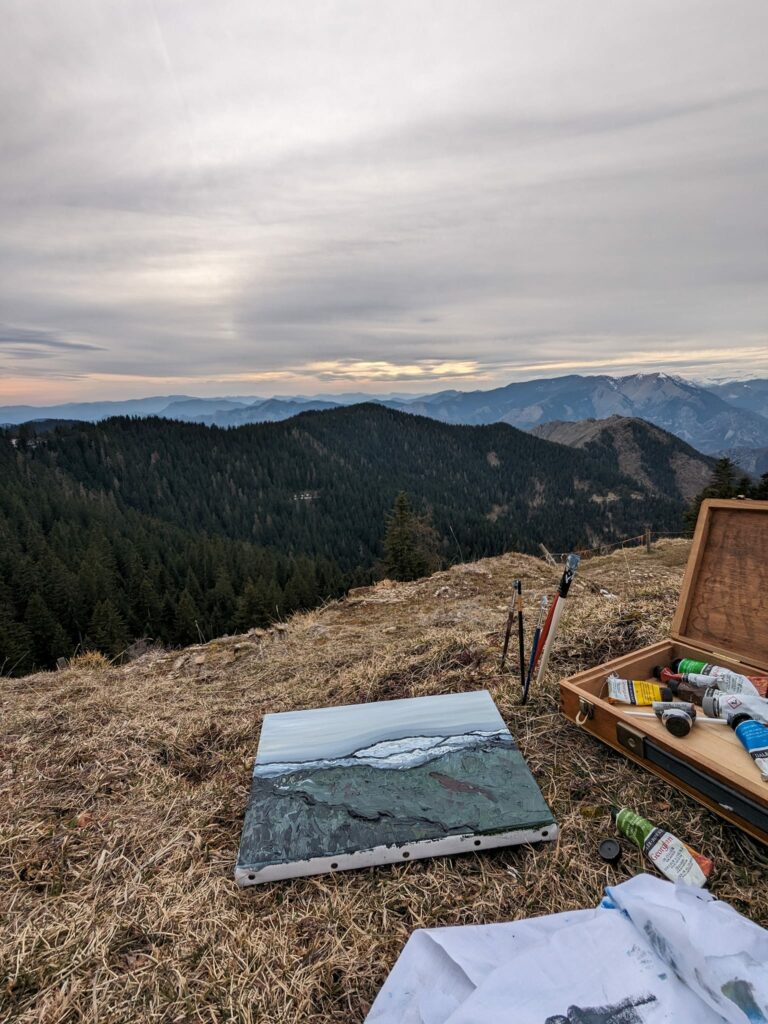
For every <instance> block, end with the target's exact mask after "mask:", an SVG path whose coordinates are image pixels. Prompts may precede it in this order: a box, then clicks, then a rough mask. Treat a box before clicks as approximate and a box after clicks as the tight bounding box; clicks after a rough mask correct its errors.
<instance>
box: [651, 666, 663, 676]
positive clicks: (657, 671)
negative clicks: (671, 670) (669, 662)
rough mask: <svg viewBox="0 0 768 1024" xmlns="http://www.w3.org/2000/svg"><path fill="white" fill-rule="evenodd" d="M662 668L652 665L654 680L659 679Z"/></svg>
mask: <svg viewBox="0 0 768 1024" xmlns="http://www.w3.org/2000/svg"><path fill="white" fill-rule="evenodd" d="M663 668H664V666H663V665H654V666H653V678H654V679H661V673H662V669H663Z"/></svg>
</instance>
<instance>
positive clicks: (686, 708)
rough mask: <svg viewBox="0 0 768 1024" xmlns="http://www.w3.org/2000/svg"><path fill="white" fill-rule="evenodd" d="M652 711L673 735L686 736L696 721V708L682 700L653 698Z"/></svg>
mask: <svg viewBox="0 0 768 1024" xmlns="http://www.w3.org/2000/svg"><path fill="white" fill-rule="evenodd" d="M651 706H652V708H653V713H654V715H656V717H657V718H658V719H660V720H661V723H662V725H663V726H664V728H665V729H666V730H667V732H671V733H672V735H673V736H680V737H682V736H687V735H688V733H689V732H690V731H691V729H692V728H693V726H694V723H695V722H696V708H695V707H694V705H693V704H686V703H685V702H684V701H667V700H655V701H654V702H653V704H652V705H651Z"/></svg>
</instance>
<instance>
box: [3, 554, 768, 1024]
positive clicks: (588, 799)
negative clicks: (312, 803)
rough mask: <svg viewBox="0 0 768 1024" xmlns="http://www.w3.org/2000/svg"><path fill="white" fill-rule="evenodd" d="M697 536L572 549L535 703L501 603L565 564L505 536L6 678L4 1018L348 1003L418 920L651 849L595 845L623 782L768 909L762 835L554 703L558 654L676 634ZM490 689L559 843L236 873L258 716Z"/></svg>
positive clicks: (553, 890)
mask: <svg viewBox="0 0 768 1024" xmlns="http://www.w3.org/2000/svg"><path fill="white" fill-rule="evenodd" d="M688 550H689V546H688V544H687V542H684V541H669V542H666V543H661V544H658V545H656V546H655V547H654V548H653V551H652V553H651V554H650V555H649V554H646V552H645V551H644V550H633V551H626V552H625V551H619V552H617V553H616V554H614V555H612V556H609V557H603V558H599V559H594V560H591V561H588V562H585V563H583V566H582V569H581V570H580V573H579V575H578V576H577V578H576V582H575V583H574V586H573V589H572V591H571V598H572V600H570V601H569V608H568V611H567V615H566V617H565V619H564V628H563V631H562V633H561V639H560V642H558V644H557V645H556V648H555V653H554V656H553V658H552V661H551V663H550V672H549V677H548V679H547V682H546V685H545V686H544V687H543V688H539V687H536V686H534V688H533V690H532V699H531V703H530V705H529V707H528V708H520V707H519V706H517V703H516V702H517V699H518V693H519V691H518V682H517V678H516V675H515V674H514V672H513V673H512V674H505V675H504V676H503V677H500V676H499V674H498V659H499V651H500V645H501V635H502V630H503V624H504V619H505V613H506V607H507V602H508V600H509V597H510V594H511V590H512V582H513V580H514V578H515V577H516V576H522V577H523V579H524V588H525V589H524V593H525V595H526V599H527V608H528V620H529V622H530V620H531V619H532V618H533V614H534V613H533V609H534V607H535V603H536V599H537V596H538V595H539V594H540V593H541V592H542V589H543V588H546V589H547V590H550V591H551V589H552V588H553V587H554V585H555V583H556V580H557V579H558V578H559V575H560V570H559V569H556V568H553V567H550V566H547V565H545V564H544V563H543V562H541V561H539V560H537V559H535V558H532V557H529V556H525V555H517V554H508V555H503V556H500V557H497V558H492V559H486V560H485V561H481V562H477V563H474V564H467V565H462V566H456V567H454V568H452V569H450V570H448V571H446V572H442V573H438V574H437V575H436V576H433V577H431V578H429V579H424V580H420V581H418V582H416V583H408V584H390V583H387V582H383V583H379V584H378V585H377V586H375V587H370V588H365V589H363V590H357V591H354V592H353V593H352V594H351V595H350V596H349V597H348V598H347V599H345V600H343V601H340V602H336V603H332V604H330V605H328V606H327V607H325V608H324V609H321V610H316V611H313V612H309V613H306V614H302V615H299V616H296V617H294V618H293V619H291V620H290V621H289V622H288V623H286V624H285V625H284V626H282V627H280V628H277V629H272V630H269V631H266V632H264V631H258V632H252V633H250V634H245V635H242V636H235V637H227V638H223V639H220V640H215V641H212V642H211V643H209V644H206V645H204V646H198V647H193V648H187V649H184V650H177V651H172V652H161V651H150V652H149V653H148V654H146V655H144V656H143V657H142V658H140V659H139V660H137V661H135V662H133V663H131V664H129V665H127V666H125V667H122V668H111V667H105V666H104V665H103V664H99V663H98V661H97V662H96V663H95V664H89V661H88V659H87V658H85V659H81V660H80V661H75V663H74V664H73V665H72V666H71V667H70V668H68V669H66V670H63V671H59V672H55V673H39V674H37V675H33V676H28V677H25V678H16V679H8V678H6V679H2V680H0V697H1V698H2V723H3V725H2V732H1V733H0V745H1V749H2V762H1V763H2V767H1V768H0V786H1V787H2V801H1V802H0V814H1V815H2V817H1V818H0V834H2V836H3V841H2V846H0V849H1V850H2V865H1V870H2V877H3V883H2V905H1V906H0V963H1V964H2V971H1V972H0V1021H3V1022H6V1021H8V1022H10V1021H20V1022H25V1024H32V1022H35V1024H54V1022H55V1024H74V1022H75V1021H77V1022H88V1024H96V1022H97V1021H98V1024H118V1022H119V1024H130V1022H135V1024H139V1022H141V1024H147V1022H153V1024H160V1022H163V1024H165V1022H171V1021H184V1022H187V1021H190V1022H198V1021H199V1022H211V1024H218V1022H224V1021H238V1022H241V1021H242V1022H253V1024H255V1022H257V1021H258V1022H260V1024H261V1022H263V1024H266V1022H270V1024H272V1022H280V1024H283V1022H286V1024H287V1022H293V1021H296V1022H298V1021H301V1022H312V1024H320V1022H345V1024H348V1022H351V1021H359V1020H361V1019H362V1018H363V1016H364V1015H365V1012H366V1010H367V1008H368V1006H369V1005H370V1003H371V1002H372V1000H373V998H374V996H375V994H376V992H377V991H378V989H379V987H380V986H381V984H382V982H383V981H384V978H385V977H386V975H387V973H388V971H389V969H390V968H391V966H392V964H393V963H394V961H395V959H396V957H397V955H398V954H399V952H400V950H401V949H402V946H403V944H404V943H405V941H406V939H407V938H408V936H409V934H410V933H411V931H412V930H413V929H414V928H417V927H422V926H436V925H449V924H469V923H481V922H493V921H505V920H511V919H515V918H523V917H526V916H530V915H536V914H545V913H550V912H553V911H560V910H566V909H574V908H579V907H590V906H594V905H595V904H596V903H597V902H598V901H599V899H600V897H601V894H602V891H603V887H604V886H605V885H606V884H608V883H613V882H618V881H621V880H623V879H625V878H627V877H629V876H630V875H632V874H635V873H637V872H639V871H641V870H643V869H644V865H643V861H642V857H641V854H640V853H639V852H638V851H636V850H634V849H633V848H631V847H629V846H628V845H626V844H624V857H623V859H622V861H621V863H620V864H619V866H618V868H611V867H608V866H606V865H605V864H604V863H603V862H601V861H600V859H599V858H598V856H597V846H598V844H599V842H600V841H601V840H602V839H603V838H605V837H606V836H608V835H612V834H613V831H612V827H611V825H610V822H609V819H608V811H607V808H608V805H609V804H610V803H612V802H614V801H616V800H619V801H621V802H622V803H625V804H627V805H629V806H632V807H634V808H636V809H637V810H639V811H641V812H642V813H644V814H645V815H646V816H647V817H649V818H651V819H652V820H655V821H658V822H660V823H661V822H663V823H664V824H666V825H668V826H669V827H670V828H671V830H672V831H674V832H675V833H676V834H677V835H679V836H680V837H681V838H683V839H685V840H686V841H688V842H690V843H691V844H692V845H693V846H695V847H696V848H698V849H700V850H706V851H707V852H708V853H710V854H711V855H712V856H713V857H714V859H715V861H716V864H717V875H716V877H715V880H714V882H713V885H712V888H713V891H714V892H715V894H716V895H717V896H720V897H722V898H724V899H727V900H728V901H729V902H730V903H731V904H732V905H733V906H734V907H736V909H738V910H739V911H741V912H742V913H744V914H746V915H747V916H749V917H751V918H752V919H753V920H756V921H759V922H761V923H763V924H766V923H768V894H767V892H766V887H765V883H764V879H765V870H766V863H767V862H766V858H765V854H764V852H763V853H761V852H760V850H759V848H758V847H757V846H756V845H755V844H753V843H752V842H751V841H750V840H748V839H747V838H746V837H745V836H744V835H742V834H741V833H739V832H738V831H736V830H735V829H732V828H730V827H729V826H726V825H725V824H724V823H722V822H721V821H720V820H719V819H717V818H715V817H714V816H712V815H711V814H709V813H707V812H705V811H704V810H703V809H700V808H699V807H698V805H696V804H695V803H693V802H692V801H691V800H689V799H687V798H685V797H683V796H682V795H681V794H679V793H677V792H676V791H674V790H673V789H671V788H669V787H666V786H665V785H663V784H662V783H661V782H660V781H659V780H658V779H656V778H654V777H653V776H652V775H650V774H648V773H646V772H644V771H642V769H640V768H638V767H635V766H633V765H632V764H630V763H629V762H627V761H626V760H625V759H624V758H622V757H620V756H619V755H618V754H614V753H613V752H611V751H610V750H607V749H606V748H605V747H602V746H600V745H598V744H597V743H596V742H595V741H593V740H592V739H591V738H590V737H588V736H586V735H584V734H582V733H580V732H579V730H578V729H577V728H576V727H575V726H573V725H571V724H570V723H568V722H567V721H566V720H565V719H564V718H563V717H562V716H561V715H560V713H559V710H558V696H557V680H558V678H559V677H560V676H561V675H565V674H569V673H571V672H574V671H577V670H578V669H581V668H584V667H586V666H588V665H591V664H594V663H595V662H598V661H600V660H603V659H605V658H608V657H611V656H616V655H619V654H621V653H623V652H625V651H629V650H632V649H634V648H636V647H639V646H641V645H643V644H647V643H650V642H652V641H654V640H656V639H658V638H659V637H660V636H662V635H664V634H665V632H666V631H667V629H668V627H669V622H670V619H671V615H672V611H673V609H674V606H675V604H676V601H677V595H678V590H679V586H680V581H681V578H682V573H683V568H684V565H685V561H686V559H687V556H688ZM92 660H93V659H92ZM482 687H486V688H487V689H489V690H490V692H491V694H492V695H493V697H494V699H495V700H496V702H497V704H498V706H499V709H500V711H501V713H502V715H503V716H504V718H505V720H506V721H507V722H508V723H509V724H510V726H511V729H512V732H513V734H514V735H515V737H516V738H517V740H518V743H519V745H520V747H521V749H522V751H523V753H524V754H525V755H526V757H527V759H528V762H529V764H530V767H531V769H532V771H533V772H534V774H535V776H536V778H537V780H538V782H539V785H540V786H541V788H542V791H543V793H544V795H545V797H546V798H547V800H548V801H549V803H550V805H551V806H552V808H553V810H554V813H555V817H556V819H557V821H558V822H559V824H560V828H561V837H560V839H559V841H558V842H557V843H553V844H551V845H550V844H542V845H539V846H536V847H516V848H514V847H513V848H511V849H506V850H501V851H498V852H488V853H483V854H480V855H474V854H470V855H466V856H461V857H453V858H443V859H436V860H431V861H430V860H424V861H414V862H412V863H409V864H404V865H402V866H397V867H394V868H389V867H384V868H374V869H369V870H363V871H355V872H349V873H339V874H336V875H328V876H321V877H317V878H310V879H299V880H296V881H292V882H286V883H275V884H269V885H265V886H260V887H255V888H252V889H248V890H239V889H237V887H236V886H235V883H234V881H233V878H232V872H233V867H234V861H235V857H236V854H237V847H238V842H239V837H240V829H241V827H242V822H243V814H244V810H245V805H246V800H247V795H248V787H249V783H250V773H251V769H252V764H253V757H254V753H255V750H256V743H257V739H258V734H259V726H260V721H261V718H262V716H263V714H264V713H265V712H268V711H281V710H287V709H293V708H301V707H311V706H317V705H327V704H343V703H354V702H362V701H373V700H384V699H390V698H395V697H408V696H416V695H420V694H430V693H444V692H458V691H464V690H471V689H478V688H482Z"/></svg>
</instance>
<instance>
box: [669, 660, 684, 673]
mask: <svg viewBox="0 0 768 1024" xmlns="http://www.w3.org/2000/svg"><path fill="white" fill-rule="evenodd" d="M682 660H683V659H682V658H675V660H674V661H673V662H672V664H671V665H670V666H669V667H670V668H671V669H672V671H673V672H677V670H678V669H679V668H680V662H681V661H682Z"/></svg>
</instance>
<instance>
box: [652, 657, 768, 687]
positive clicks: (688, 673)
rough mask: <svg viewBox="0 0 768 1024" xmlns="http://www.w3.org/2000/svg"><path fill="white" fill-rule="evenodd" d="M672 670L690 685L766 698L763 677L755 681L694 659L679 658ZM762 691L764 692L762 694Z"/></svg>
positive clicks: (719, 666)
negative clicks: (713, 687)
mask: <svg viewBox="0 0 768 1024" xmlns="http://www.w3.org/2000/svg"><path fill="white" fill-rule="evenodd" d="M672 670H673V672H675V673H676V674H679V675H683V676H685V678H686V679H687V680H688V682H689V683H694V684H696V685H698V686H701V685H702V684H703V685H709V686H716V687H717V688H718V690H724V691H725V692H726V693H751V694H753V695H755V696H765V692H766V691H765V687H764V685H763V684H764V682H765V680H764V679H763V678H762V677H756V678H754V679H752V678H750V677H749V676H745V675H742V674H741V673H740V672H732V671H731V669H729V668H724V667H723V666H722V665H711V664H710V663H709V662H708V661H695V660H694V659H693V658H679V659H678V660H677V661H673V662H672ZM761 691H762V692H761Z"/></svg>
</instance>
